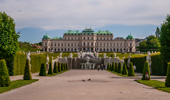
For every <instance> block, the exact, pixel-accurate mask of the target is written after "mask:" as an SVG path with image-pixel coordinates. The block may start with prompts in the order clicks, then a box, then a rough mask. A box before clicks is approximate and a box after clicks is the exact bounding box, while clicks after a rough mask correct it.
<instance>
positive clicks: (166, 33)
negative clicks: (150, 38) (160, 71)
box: [160, 15, 170, 62]
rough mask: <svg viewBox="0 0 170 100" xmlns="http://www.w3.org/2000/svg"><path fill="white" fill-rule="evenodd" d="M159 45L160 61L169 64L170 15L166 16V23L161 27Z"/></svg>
mask: <svg viewBox="0 0 170 100" xmlns="http://www.w3.org/2000/svg"><path fill="white" fill-rule="evenodd" d="M160 43H161V47H160V52H161V57H162V59H163V60H164V61H165V62H170V15H167V18H166V21H165V22H164V23H163V24H162V26H161V34H160Z"/></svg>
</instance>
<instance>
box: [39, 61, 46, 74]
mask: <svg viewBox="0 0 170 100" xmlns="http://www.w3.org/2000/svg"><path fill="white" fill-rule="evenodd" d="M39 75H40V76H46V75H47V74H46V67H45V64H44V63H42V64H41V68H40V73H39Z"/></svg>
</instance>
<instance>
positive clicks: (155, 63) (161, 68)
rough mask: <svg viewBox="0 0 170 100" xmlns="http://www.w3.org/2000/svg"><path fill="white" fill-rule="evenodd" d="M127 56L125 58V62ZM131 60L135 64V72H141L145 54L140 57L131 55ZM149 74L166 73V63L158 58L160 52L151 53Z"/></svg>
mask: <svg viewBox="0 0 170 100" xmlns="http://www.w3.org/2000/svg"><path fill="white" fill-rule="evenodd" d="M127 60H128V58H126V59H125V62H126V64H127ZM130 61H131V62H133V64H134V65H135V66H136V70H135V72H139V73H143V67H144V63H145V61H146V56H142V57H131V59H130ZM151 62H152V64H151V72H152V73H151V74H152V75H162V76H163V75H166V70H167V64H166V63H165V62H163V61H162V60H161V58H160V54H154V55H151Z"/></svg>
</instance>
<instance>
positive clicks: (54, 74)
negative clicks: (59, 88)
mask: <svg viewBox="0 0 170 100" xmlns="http://www.w3.org/2000/svg"><path fill="white" fill-rule="evenodd" d="M67 71H69V70H65V71H62V72H59V73H53V74H47V76H55V75H58V74H61V73H64V72H67Z"/></svg>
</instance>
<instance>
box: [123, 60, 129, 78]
mask: <svg viewBox="0 0 170 100" xmlns="http://www.w3.org/2000/svg"><path fill="white" fill-rule="evenodd" d="M127 73H128V72H127V67H126V62H124V63H123V70H122V75H127Z"/></svg>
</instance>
